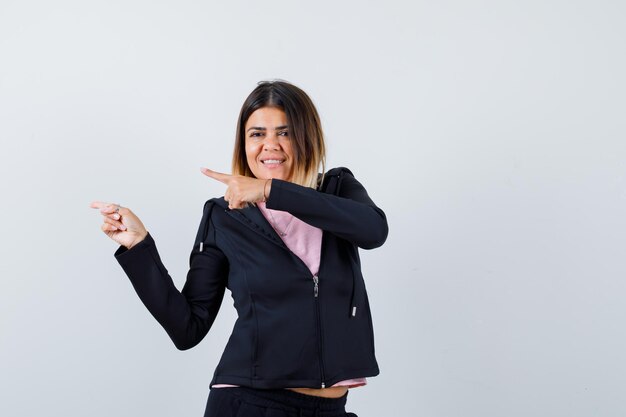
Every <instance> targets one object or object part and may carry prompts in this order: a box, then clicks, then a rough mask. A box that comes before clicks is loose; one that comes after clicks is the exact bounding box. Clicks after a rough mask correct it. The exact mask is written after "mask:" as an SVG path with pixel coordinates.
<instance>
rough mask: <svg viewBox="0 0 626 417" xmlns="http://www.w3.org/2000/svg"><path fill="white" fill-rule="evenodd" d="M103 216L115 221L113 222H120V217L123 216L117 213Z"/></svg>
mask: <svg viewBox="0 0 626 417" xmlns="http://www.w3.org/2000/svg"><path fill="white" fill-rule="evenodd" d="M102 215H103V216H104V217H107V218H109V219H113V220H119V219H120V217H122V216H120V215H119V214H117V213H108V214H107V213H102Z"/></svg>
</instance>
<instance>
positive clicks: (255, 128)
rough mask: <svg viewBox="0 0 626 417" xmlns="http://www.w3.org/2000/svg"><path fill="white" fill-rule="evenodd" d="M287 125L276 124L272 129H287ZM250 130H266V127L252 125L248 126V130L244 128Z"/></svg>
mask: <svg viewBox="0 0 626 417" xmlns="http://www.w3.org/2000/svg"><path fill="white" fill-rule="evenodd" d="M288 127H289V126H287V125H283V126H276V127H275V128H274V130H280V129H287V128H288ZM250 130H267V128H265V127H261V126H252V127H249V128H248V130H246V132H249V131H250Z"/></svg>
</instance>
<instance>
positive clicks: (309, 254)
mask: <svg viewBox="0 0 626 417" xmlns="http://www.w3.org/2000/svg"><path fill="white" fill-rule="evenodd" d="M257 207H259V210H261V213H263V216H265V218H266V219H267V221H268V222H269V224H271V225H272V227H273V228H274V230H275V231H276V233H278V235H279V236H280V237H281V239H282V240H283V242H285V245H287V247H288V248H289V249H290V250H291V251H292V252H293V253H295V254H296V255H297V256H298V257H299V258H300V259H302V262H304V263H305V265H306V266H307V267H308V268H309V270H310V271H311V274H313V275H317V273H318V272H319V268H320V256H321V252H322V230H321V229H318V228H317V227H314V226H311V225H310V224H308V223H305V222H303V221H302V220H300V219H298V218H297V217H295V216H293V215H292V214H290V213H288V212H286V211H280V210H272V209H268V208H266V207H265V203H257ZM365 384H367V381H366V379H365V378H356V379H347V380H345V381H339V382H337V383H336V384H334V385H333V387H349V388H355V387H360V386H362V385H365ZM236 386H237V385H229V384H216V385H213V387H212V388H223V387H236Z"/></svg>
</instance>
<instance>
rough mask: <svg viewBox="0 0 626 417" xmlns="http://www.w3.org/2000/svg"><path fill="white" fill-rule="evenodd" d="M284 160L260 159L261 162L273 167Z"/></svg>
mask: <svg viewBox="0 0 626 417" xmlns="http://www.w3.org/2000/svg"><path fill="white" fill-rule="evenodd" d="M283 162H285V160H284V159H269V158H268V159H261V163H262V164H263V165H265V166H266V167H275V166H279V165H281V164H282V163H283Z"/></svg>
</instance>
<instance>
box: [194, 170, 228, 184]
mask: <svg viewBox="0 0 626 417" xmlns="http://www.w3.org/2000/svg"><path fill="white" fill-rule="evenodd" d="M200 171H202V173H203V174H204V175H206V176H207V177H210V178H213V179H214V180H218V181H219V182H221V183H224V184H226V185H228V183H229V182H230V179H231V178H232V175H228V174H222V173H221V172H217V171H211V170H210V169H208V168H200Z"/></svg>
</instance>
